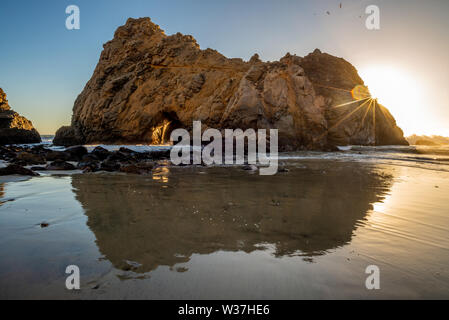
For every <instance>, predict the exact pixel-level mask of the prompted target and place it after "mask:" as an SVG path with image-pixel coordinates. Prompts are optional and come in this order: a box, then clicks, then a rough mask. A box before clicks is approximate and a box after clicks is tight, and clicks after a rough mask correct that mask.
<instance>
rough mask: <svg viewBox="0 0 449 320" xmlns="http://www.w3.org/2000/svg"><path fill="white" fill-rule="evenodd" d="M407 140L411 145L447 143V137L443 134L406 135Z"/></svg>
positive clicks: (448, 142) (448, 141)
mask: <svg viewBox="0 0 449 320" xmlns="http://www.w3.org/2000/svg"><path fill="white" fill-rule="evenodd" d="M407 141H408V142H409V143H410V144H413V145H428V146H435V145H448V144H449V138H448V137H443V136H435V135H433V136H418V135H416V134H414V135H411V136H409V137H407Z"/></svg>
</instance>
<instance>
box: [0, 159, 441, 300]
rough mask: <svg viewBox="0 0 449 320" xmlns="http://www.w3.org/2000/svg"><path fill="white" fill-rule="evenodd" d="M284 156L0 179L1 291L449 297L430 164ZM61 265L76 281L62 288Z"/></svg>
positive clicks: (4, 294)
mask: <svg viewBox="0 0 449 320" xmlns="http://www.w3.org/2000/svg"><path fill="white" fill-rule="evenodd" d="M281 158H282V157H281ZM283 159H284V160H282V161H284V162H285V163H284V164H285V166H286V167H287V168H289V172H284V173H278V174H277V175H275V176H259V175H258V174H257V173H251V172H247V171H243V170H241V169H240V168H237V167H233V168H232V167H231V168H230V167H227V168H224V167H212V168H204V167H183V168H162V169H160V170H159V171H158V172H155V173H154V174H153V175H147V176H135V175H123V174H105V173H99V174H84V175H81V174H75V175H71V176H54V175H53V176H41V177H35V178H31V179H28V180H22V181H12V180H11V179H9V180H5V179H4V178H3V180H0V288H1V289H0V298H32V299H36V298H73V299H79V298H92V299H104V298H154V299H170V298H180V299H197V298H200V299H201V298H204V299H219V298H223V299H265V298H266V299H300V298H306V299H309V298H336V299H339V298H368V299H380V298H446V299H447V298H449V202H448V201H447V194H448V192H449V172H447V171H446V170H444V168H442V167H441V163H437V164H435V163H434V164H433V163H426V164H425V166H423V165H422V164H420V163H414V164H413V165H410V163H409V162H407V161H403V160H401V161H399V160H390V159H383V160H379V159H377V160H376V161H368V160H365V161H359V160H357V161H345V159H339V160H335V159H333V160H326V159H304V158H303V157H300V156H298V157H296V158H295V157H291V156H290V157H284V158H283ZM415 164H416V165H415ZM429 166H430V167H429ZM432 166H433V167H432ZM2 181H3V182H2ZM42 222H45V223H48V224H49V225H48V227H45V228H42V227H41V225H40V224H41V223H42ZM68 265H77V266H79V268H80V271H81V290H80V291H77V292H70V291H68V290H66V289H65V279H66V276H68V275H66V274H65V268H66V267H67V266H68ZM369 265H377V266H378V267H379V268H380V286H381V289H380V290H367V289H366V287H365V280H366V277H367V276H368V275H367V274H365V269H366V267H367V266H369Z"/></svg>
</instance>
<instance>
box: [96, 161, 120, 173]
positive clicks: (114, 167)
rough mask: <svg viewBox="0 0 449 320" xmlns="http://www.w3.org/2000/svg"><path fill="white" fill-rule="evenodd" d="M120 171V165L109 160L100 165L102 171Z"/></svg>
mask: <svg viewBox="0 0 449 320" xmlns="http://www.w3.org/2000/svg"><path fill="white" fill-rule="evenodd" d="M119 169H120V163H118V162H116V161H114V160H110V159H109V158H108V159H107V160H105V161H103V162H102V163H101V165H100V170H103V171H108V172H113V171H118V170H119Z"/></svg>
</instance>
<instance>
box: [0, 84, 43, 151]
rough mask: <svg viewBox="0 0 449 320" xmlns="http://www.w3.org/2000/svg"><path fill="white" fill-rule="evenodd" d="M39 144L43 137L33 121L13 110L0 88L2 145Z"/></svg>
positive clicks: (0, 137) (0, 143) (0, 139)
mask: <svg viewBox="0 0 449 320" xmlns="http://www.w3.org/2000/svg"><path fill="white" fill-rule="evenodd" d="M38 142H41V137H40V135H39V133H38V132H37V131H36V129H34V127H33V124H32V123H31V121H29V120H28V119H26V118H25V117H22V116H21V115H19V114H18V113H17V112H14V111H13V110H11V107H10V106H9V104H8V100H6V94H5V92H3V90H2V88H0V145H5V144H20V143H38Z"/></svg>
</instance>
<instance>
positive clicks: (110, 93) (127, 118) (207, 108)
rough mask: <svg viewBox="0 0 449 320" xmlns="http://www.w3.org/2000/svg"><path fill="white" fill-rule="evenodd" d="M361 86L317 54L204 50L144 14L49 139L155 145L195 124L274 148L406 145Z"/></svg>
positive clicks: (109, 50)
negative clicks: (269, 133) (266, 140)
mask: <svg viewBox="0 0 449 320" xmlns="http://www.w3.org/2000/svg"><path fill="white" fill-rule="evenodd" d="M358 85H363V81H362V79H360V77H359V76H358V74H357V71H356V70H355V68H354V67H353V66H352V65H351V64H349V63H348V62H346V61H345V60H343V59H341V58H336V57H333V56H331V55H328V54H325V53H321V52H320V51H319V50H315V52H313V53H312V54H310V55H308V56H306V57H304V58H301V57H298V56H295V55H290V54H287V55H286V56H285V57H283V58H282V59H281V60H280V61H275V62H262V61H261V60H260V59H259V57H258V55H257V54H256V55H254V56H253V57H252V58H251V59H250V61H248V62H245V61H243V60H242V59H228V58H226V57H224V56H223V55H221V54H220V53H219V52H217V51H215V50H212V49H206V50H201V49H200V47H199V45H198V44H197V42H196V41H195V39H194V38H193V37H191V36H186V35H182V34H180V33H177V34H175V35H171V36H167V35H165V34H164V32H163V31H162V30H161V29H160V28H159V26H157V25H155V24H154V23H152V22H151V20H150V19H149V18H141V19H129V20H128V21H127V23H126V25H124V26H122V27H119V28H118V29H117V31H116V32H115V35H114V39H113V40H111V41H109V42H107V43H106V44H105V45H104V50H103V52H102V53H101V56H100V61H99V62H98V65H97V67H96V69H95V71H94V74H93V75H92V78H91V79H90V80H89V82H88V83H87V84H86V86H85V88H84V90H83V92H82V93H81V94H80V95H79V96H78V98H77V99H76V101H75V104H74V108H73V116H72V124H71V126H69V127H63V128H61V129H60V130H58V132H57V134H56V137H55V140H54V143H55V144H61V145H70V144H80V143H95V142H102V143H156V144H157V143H161V142H164V141H166V140H168V138H169V134H170V132H171V131H172V130H173V129H175V128H178V127H183V128H186V129H191V127H192V122H193V121H194V120H201V121H202V123H203V129H206V128H208V127H211V128H218V129H220V128H242V129H247V128H267V129H269V128H273V129H278V130H279V144H280V148H281V150H298V149H321V150H322V149H327V148H329V147H331V146H333V145H345V144H365V145H383V144H407V141H406V140H405V139H404V137H403V133H402V130H401V129H400V128H398V127H397V126H396V122H395V120H394V118H393V117H392V116H391V114H390V113H389V112H388V110H387V109H386V108H384V107H382V106H380V105H379V104H377V101H374V100H373V101H372V100H369V102H370V103H365V102H368V100H367V99H364V100H360V101H357V100H354V98H353V95H352V94H351V90H352V89H353V88H354V87H356V86H358ZM348 102H352V103H351V104H347V105H344V106H337V105H339V104H346V103H348ZM362 104H364V105H362ZM362 120H363V121H362Z"/></svg>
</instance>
